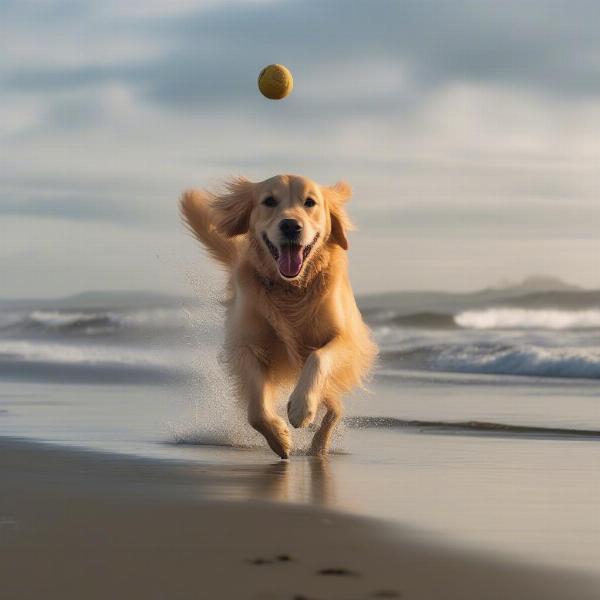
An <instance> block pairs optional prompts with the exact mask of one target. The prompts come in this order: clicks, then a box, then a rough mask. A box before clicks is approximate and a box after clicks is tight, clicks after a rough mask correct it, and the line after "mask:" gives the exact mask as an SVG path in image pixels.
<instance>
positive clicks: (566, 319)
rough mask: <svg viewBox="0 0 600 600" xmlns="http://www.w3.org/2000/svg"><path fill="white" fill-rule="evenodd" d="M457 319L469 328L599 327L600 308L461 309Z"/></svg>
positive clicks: (456, 320) (458, 322)
mask: <svg viewBox="0 0 600 600" xmlns="http://www.w3.org/2000/svg"><path fill="white" fill-rule="evenodd" d="M454 321H455V322H456V324H457V325H459V326H460V327H465V328H469V329H600V309H588V310H555V309H524V308H488V309H485V310H467V311H464V312H461V313H459V314H458V315H456V316H455V317H454Z"/></svg>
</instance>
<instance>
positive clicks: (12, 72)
mask: <svg viewBox="0 0 600 600" xmlns="http://www.w3.org/2000/svg"><path fill="white" fill-rule="evenodd" d="M59 6H61V5H60V4H56V5H55V7H56V8H55V10H54V11H53V12H50V15H49V16H48V17H47V18H48V19H50V20H51V21H53V22H56V20H57V19H60V20H62V19H63V18H64V15H65V14H66V13H68V12H69V11H71V10H73V7H75V8H76V10H74V12H73V13H72V14H71V15H70V16H71V18H70V20H69V22H70V23H72V24H73V23H74V24H75V25H74V29H75V31H76V32H79V33H81V31H86V30H87V31H89V35H90V38H91V40H90V42H88V43H92V44H94V41H95V40H102V41H103V42H104V46H108V47H110V46H111V38H114V40H116V41H117V42H118V40H120V39H122V37H123V33H124V32H125V33H126V35H127V36H128V39H129V40H137V41H138V43H139V44H144V45H145V46H146V47H147V48H150V47H151V44H150V42H152V43H153V44H154V45H155V48H158V49H160V51H159V52H154V53H152V55H151V56H148V57H144V56H134V57H131V56H130V57H129V58H128V57H127V55H125V54H123V55H122V56H121V57H120V58H119V60H114V59H113V60H110V58H109V59H107V61H106V63H105V64H94V63H93V62H92V63H91V64H81V65H60V64H57V65H55V66H54V67H53V66H49V65H43V66H35V65H29V66H26V67H25V68H22V67H21V66H17V65H13V68H10V67H9V68H8V69H7V72H6V73H5V75H4V77H3V83H4V85H5V86H6V87H7V88H8V89H9V90H13V91H20V92H30V93H34V92H38V93H43V92H53V91H59V90H65V89H70V90H75V89H80V88H82V87H90V86H102V85H106V84H108V83H113V84H114V83H119V84H123V85H128V86H131V87H132V88H134V89H135V90H136V93H138V94H139V95H140V96H141V97H143V98H146V99H147V100H149V101H156V102H159V103H161V104H163V105H164V106H166V107H170V108H173V109H177V110H181V109H185V110H190V111H201V110H204V108H205V107H206V106H211V105H215V104H223V103H224V104H232V105H236V106H237V105H239V104H243V103H245V102H248V101H250V100H252V99H254V97H255V95H256V91H255V78H256V74H257V72H258V70H259V69H260V67H261V66H262V65H263V64H265V63H268V62H272V61H274V60H277V61H279V62H284V63H287V64H289V65H290V66H291V67H292V68H293V70H294V72H295V75H296V77H297V78H298V79H299V80H300V81H302V80H304V79H305V80H307V81H309V82H310V80H311V79H314V72H315V71H316V72H318V73H319V76H320V80H321V82H322V83H323V85H324V86H325V87H327V79H328V78H329V76H332V77H333V78H334V79H335V74H336V72H337V71H338V70H340V69H341V70H342V71H344V70H345V71H346V73H347V74H349V73H352V77H345V78H344V80H343V81H340V83H339V93H338V94H337V95H336V96H335V108H336V111H343V110H344V108H345V107H347V108H349V109H350V110H354V107H355V103H356V101H357V95H358V96H359V99H361V98H362V99H363V100H367V101H365V102H362V103H359V107H358V108H359V109H360V110H362V111H365V110H369V107H370V109H371V111H372V112H374V111H378V110H381V109H382V107H385V103H382V96H383V97H386V98H387V99H388V102H387V108H388V110H389V111H392V110H394V109H395V108H396V107H397V102H402V101H406V100H407V99H410V98H415V97H416V98H420V99H422V98H423V97H424V96H427V95H429V94H431V93H433V91H435V90H436V89H438V88H440V87H444V86H449V85H453V84H457V83H460V84H463V83H469V82H470V83H472V84H488V85H494V86H500V87H503V86H506V87H509V88H519V89H525V90H530V91H535V92H538V93H541V94H548V95H550V96H554V97H565V96H566V97H569V96H575V97H588V96H593V97H595V96H597V95H598V94H599V93H600V80H599V79H598V77H596V74H597V72H598V67H599V66H600V41H599V38H598V36H597V29H596V27H595V25H594V23H595V19H594V15H595V14H596V9H597V6H596V4H595V3H594V2H593V1H590V0H575V1H573V2H567V1H566V0H532V1H531V2H527V3H522V2H517V1H516V0H507V1H505V2H501V3H495V4H490V3H482V2H479V1H476V0H460V1H458V2H452V3H450V2H432V1H428V0H405V1H404V2H389V1H387V0H371V1H370V2H361V1H349V0H319V1H318V2H317V1H316V0H307V1H304V2H299V1H292V2H266V3H265V2H263V3H244V4H237V5H231V4H228V3H226V4H223V5H216V6H212V7H209V8H208V9H207V8H204V9H202V10H196V11H193V10H192V8H191V7H189V6H188V7H187V9H186V11H185V12H184V13H183V14H178V13H177V12H176V13H175V14H174V15H168V16H166V17H164V18H161V19H157V18H156V17H155V16H150V17H145V18H144V17H143V16H140V15H135V16H128V15H127V14H126V13H125V14H119V13H117V14H116V15H115V16H113V17H112V18H109V17H107V16H106V15H104V16H103V17H99V16H98V15H97V14H96V13H95V12H94V10H93V4H91V3H82V4H77V3H75V4H71V3H70V4H67V5H65V6H64V7H63V10H59V9H58V7H59ZM14 11H17V9H16V8H14ZM150 14H151V15H152V13H150ZM44 26H47V25H46V23H44ZM112 43H114V41H113V42H112ZM74 50H75V49H74ZM50 52H52V49H50ZM380 65H384V66H385V69H386V72H385V77H384V79H385V80H395V79H402V80H403V81H404V82H405V83H406V85H401V86H391V87H389V88H388V89H386V90H384V93H383V94H382V90H381V89H380V88H379V87H378V86H377V85H376V82H373V81H372V78H371V74H370V72H369V71H370V69H371V68H372V69H373V70H375V71H376V70H377V68H378V66H380ZM328 73H329V75H328ZM365 89H368V90H370V91H371V92H372V93H371V95H370V96H371V97H372V98H374V99H375V102H372V103H371V104H369V102H368V100H369V95H366V94H365ZM357 92H358V94H357ZM306 96H307V97H306V98H305V100H306V101H310V100H311V98H310V97H311V96H312V99H313V101H314V103H315V104H317V105H318V103H319V102H322V103H323V104H324V105H325V107H326V106H327V104H328V102H327V100H326V99H325V100H324V99H323V98H320V97H319V96H320V94H319V86H318V82H316V81H315V82H314V83H313V84H312V85H311V92H310V93H307V94H306Z"/></svg>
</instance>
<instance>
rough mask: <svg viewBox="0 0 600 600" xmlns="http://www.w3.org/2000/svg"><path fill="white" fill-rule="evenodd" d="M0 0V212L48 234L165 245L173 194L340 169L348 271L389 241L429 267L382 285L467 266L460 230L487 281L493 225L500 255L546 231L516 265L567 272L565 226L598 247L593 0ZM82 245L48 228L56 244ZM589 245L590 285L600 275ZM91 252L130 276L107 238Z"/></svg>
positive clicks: (584, 261) (597, 44)
mask: <svg viewBox="0 0 600 600" xmlns="http://www.w3.org/2000/svg"><path fill="white" fill-rule="evenodd" d="M0 10H1V11H2V15H3V19H2V23H1V24H0V28H1V30H0V35H1V36H2V39H3V42H4V44H3V52H2V54H1V55H0V85H2V89H3V103H2V106H1V107H0V143H1V144H2V147H3V159H2V160H3V168H2V170H1V171H0V186H1V188H2V192H1V193H0V220H2V223H7V222H10V223H14V222H15V220H18V219H22V220H25V219H26V220H27V223H29V224H30V225H31V226H32V227H34V226H35V228H36V231H40V232H42V234H41V235H43V232H44V231H48V230H49V228H50V226H52V227H53V228H55V227H59V224H60V228H61V231H62V229H68V228H69V227H72V226H76V227H77V228H78V230H83V229H85V228H88V227H89V228H93V229H94V231H95V235H97V239H98V243H99V244H100V243H102V242H103V241H104V237H103V235H102V233H101V230H102V231H105V232H106V238H105V239H106V244H111V243H112V241H115V243H116V240H118V243H119V244H120V248H121V253H120V256H121V257H123V256H127V251H126V247H127V235H126V234H125V233H124V232H123V231H122V229H123V228H125V229H129V230H132V231H134V230H135V231H134V233H135V235H136V236H137V235H141V234H140V232H141V231H142V230H144V229H147V230H148V231H150V230H152V231H154V232H157V231H159V230H160V231H161V235H163V234H164V235H165V236H170V237H169V239H168V241H167V239H166V238H165V239H164V240H163V242H162V243H163V244H164V245H165V246H168V245H169V244H171V243H175V242H174V240H177V239H178V237H179V236H180V235H181V230H180V228H179V223H178V218H177V211H176V198H177V196H178V194H179V193H180V190H181V189H182V188H185V187H188V186H190V185H202V186H204V185H206V186H208V187H210V186H211V184H216V183H218V182H219V180H221V179H222V178H223V177H227V176H229V175H233V174H237V173H243V174H245V175H247V176H248V177H250V178H252V179H255V180H259V179H264V178H266V177H268V176H270V175H272V174H273V173H276V172H296V173H304V174H306V175H309V176H311V177H313V178H314V179H316V180H318V181H321V182H323V183H331V182H333V181H335V180H336V179H340V178H346V179H349V180H350V181H351V183H352V185H353V187H354V189H355V197H354V199H353V201H352V203H351V205H350V209H351V211H352V212H353V214H354V215H355V216H356V220H357V221H358V224H359V226H361V227H362V229H361V230H360V231H359V233H358V234H357V235H358V238H357V240H358V243H357V246H358V248H359V249H360V256H357V255H356V253H355V255H354V258H353V261H356V264H357V265H359V271H358V272H357V271H356V269H355V271H354V276H355V281H357V282H358V283H359V284H360V281H363V282H368V281H374V279H373V277H372V276H371V275H370V274H369V273H367V271H368V270H369V269H368V266H366V265H368V264H369V261H370V260H372V259H373V251H371V250H369V248H371V245H372V247H373V248H375V247H379V246H380V245H381V244H383V245H384V246H385V252H386V253H387V256H390V257H393V256H394V255H395V254H394V253H396V254H399V253H402V252H404V250H405V248H406V246H407V243H408V242H407V240H410V244H409V245H410V247H411V248H417V247H419V248H421V250H422V245H421V246H419V244H418V243H417V242H418V240H422V241H423V242H422V244H425V245H430V246H427V247H428V248H430V250H429V252H430V256H429V258H428V262H427V269H425V270H422V271H421V272H420V274H418V275H417V274H416V273H410V272H409V271H410V261H411V260H412V259H411V258H410V257H409V258H406V259H403V260H404V262H403V269H404V271H406V270H408V272H403V275H402V282H400V279H398V280H397V281H393V278H389V281H387V278H388V275H387V274H386V281H383V279H382V280H378V283H377V285H378V286H381V285H383V284H384V283H385V284H387V285H389V287H398V286H399V285H402V286H404V287H406V286H410V281H411V278H412V281H414V282H415V285H418V286H421V285H423V286H425V287H433V286H435V285H437V283H436V282H437V281H438V278H441V280H443V279H444V278H445V277H447V278H448V280H449V281H457V280H458V279H457V278H455V277H451V273H450V272H449V271H448V269H445V268H444V265H445V264H446V254H447V253H446V250H447V249H448V248H452V247H453V245H454V244H455V243H456V241H457V240H464V248H463V254H464V256H467V255H468V254H469V252H471V253H473V257H472V259H469V260H470V263H469V264H470V267H469V272H471V270H477V272H479V273H480V274H481V277H483V276H484V275H485V273H486V268H485V265H486V264H487V262H486V261H488V260H490V257H486V256H485V252H482V251H481V248H482V247H483V246H482V244H484V241H485V240H486V239H489V240H494V242H495V243H497V248H500V246H501V245H502V240H504V242H505V243H506V245H505V246H504V248H505V249H508V251H510V248H511V247H512V244H516V243H517V242H519V243H521V244H526V241H527V240H536V241H537V242H539V243H540V248H543V252H541V253H538V254H535V253H531V254H530V256H523V261H524V263H523V265H520V267H519V268H522V270H523V271H526V269H527V265H530V266H531V267H532V269H533V267H535V268H536V269H537V267H538V266H539V264H540V263H541V262H542V261H543V260H544V259H546V260H548V263H549V264H559V263H560V264H561V265H562V267H561V268H563V272H564V270H565V269H566V261H565V260H563V259H562V258H561V256H563V255H564V256H566V255H567V254H565V252H566V251H565V247H564V245H563V246H560V250H559V249H558V248H559V244H558V242H559V241H560V240H562V242H561V243H563V242H565V243H566V240H571V241H574V240H576V239H577V238H579V240H580V241H581V242H582V243H581V245H580V246H577V247H578V248H581V249H583V248H584V247H585V248H586V249H588V250H589V248H590V247H591V246H592V245H593V243H594V235H595V230H594V225H595V224H596V223H597V222H598V218H599V215H598V209H597V198H598V194H599V193H600V188H599V185H598V177H597V157H598V156H599V153H600V142H598V139H597V137H598V136H597V135H596V131H597V130H598V128H600V103H598V96H599V95H600V79H598V77H597V76H596V74H597V72H598V67H599V66H600V38H599V37H598V36H597V35H596V29H597V27H596V19H595V15H596V12H597V7H596V2H595V1H591V0H573V1H572V2H567V0H531V1H530V2H517V1H516V0H506V1H505V2H499V3H490V2H480V1H479V0H456V1H455V2H445V1H443V0H439V1H433V0H403V1H402V2H392V1H388V0H369V2H365V1H354V0H321V1H318V2H317V1H316V0H291V1H283V0H246V1H238V2H221V1H218V2H217V1H216V0H210V1H206V0H198V1H195V0H177V2H170V1H168V0H151V2H148V0H146V1H142V0H134V1H132V2H128V3H123V2H119V1H118V0H107V1H106V2H97V1H95V0H48V1H45V2H36V1H27V0H18V1H17V0H12V1H7V0H0ZM271 62H282V63H284V64H287V65H288V66H290V67H291V68H292V71H293V73H294V77H295V81H296V86H295V89H294V93H293V94H292V95H291V96H290V98H288V99H287V100H285V101H284V102H269V101H266V100H264V99H263V98H262V97H261V96H260V95H259V94H258V92H257V89H256V76H257V74H258V72H259V70H260V68H261V67H262V66H263V65H265V64H267V63H271ZM3 227H4V225H3ZM117 229H118V233H115V232H116V231H117ZM379 236H382V238H385V240H383V239H382V240H381V241H379ZM151 237H152V236H151V235H149V236H148V239H149V238H151ZM11 239H12V240H13V241H14V243H15V244H16V243H17V241H16V240H17V239H18V236H16V235H15V236H13V237H12V238H11ZM144 239H146V238H144ZM57 240H58V241H57ZM111 240H112V241H111ZM375 240H378V241H377V243H375ZM80 241H81V240H80V239H77V238H69V237H64V239H63V237H62V236H60V235H57V236H56V237H55V238H52V244H54V243H59V242H60V243H63V244H64V248H62V250H61V251H58V250H57V255H67V254H75V253H77V251H78V249H77V248H78V247H77V244H78V243H80ZM384 242H385V243H384ZM584 242H585V243H584ZM11 243H12V242H10V243H9V242H6V243H5V250H6V251H7V252H10V247H11V246H10V244H11ZM48 244H50V241H48V242H47V243H42V241H40V244H39V245H38V246H36V247H38V248H39V252H42V250H41V248H46V247H47V246H48ZM528 247H530V246H528ZM573 247H574V248H575V247H576V246H573ZM435 248H438V249H439V250H440V253H439V255H436V254H435V253H434V250H435ZM553 248H557V250H556V251H555V252H554V251H553V250H552V249H553ZM44 251H45V250H44ZM498 252H500V250H498ZM559 252H560V253H562V254H561V256H559V255H558V254H559ZM568 255H569V256H575V255H576V252H575V250H573V252H571V253H569V254H568ZM143 256H144V252H142V251H140V252H138V253H136V254H135V258H134V255H131V256H130V257H129V258H128V260H131V261H132V265H133V261H134V260H135V261H138V262H137V265H138V266H140V265H141V263H142V262H143ZM580 259H581V260H580V265H584V266H582V267H581V269H580V271H579V273H580V281H581V282H582V283H586V280H585V278H586V277H587V281H590V280H591V279H593V278H594V277H596V276H595V275H594V271H593V269H592V268H591V265H592V261H591V259H590V258H589V256H581V257H580ZM36 260H37V258H36V256H34V255H32V256H31V257H30V261H31V263H32V264H33V263H34V262H35V261H36ZM95 260H97V261H99V263H100V262H102V261H104V262H102V264H103V265H104V266H103V267H102V272H104V273H110V272H112V271H111V269H114V270H115V272H121V271H122V265H117V264H116V261H117V260H119V259H118V258H117V254H114V255H109V254H107V255H106V256H105V257H104V256H98V257H95ZM436 260H437V261H438V262H437V263H436ZM465 260H466V259H465ZM111 261H112V262H111ZM461 261H462V259H461ZM561 261H562V262H561ZM436 264H437V266H436ZM456 264H459V263H456ZM461 264H462V263H461ZM495 264H496V265H497V269H498V270H499V273H498V277H502V276H506V277H512V274H511V273H510V272H506V273H500V270H501V268H502V266H503V262H502V261H501V260H498V261H497V262H496V263H495ZM363 267H364V269H363ZM132 268H135V266H132ZM510 268H512V265H511V264H508V263H507V264H506V269H507V270H510ZM360 269H363V270H362V271H361V270H360ZM15 273H16V271H15ZM361 273H362V274H361ZM586 273H587V275H586ZM525 274H526V273H525ZM106 276H107V277H109V276H108V275H106ZM74 277H75V276H74ZM111 277H112V276H111ZM357 278H358V279H357ZM361 278H362V279H361ZM407 278H408V279H407ZM512 278H514V277H512ZM426 280H427V281H426ZM110 281H111V285H113V286H114V278H111V279H110ZM15 282H16V279H15ZM17 283H18V282H17ZM126 284H127V281H126V280H124V285H126ZM364 285H366V284H364Z"/></svg>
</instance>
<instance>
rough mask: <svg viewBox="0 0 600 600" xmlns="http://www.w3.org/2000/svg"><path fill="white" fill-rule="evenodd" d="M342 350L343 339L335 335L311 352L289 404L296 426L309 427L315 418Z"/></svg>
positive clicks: (289, 415)
mask: <svg viewBox="0 0 600 600" xmlns="http://www.w3.org/2000/svg"><path fill="white" fill-rule="evenodd" d="M342 350H343V343H342V341H341V339H340V338H339V337H335V338H333V340H331V341H330V342H328V343H327V344H325V345H324V346H323V347H322V348H319V349H318V350H314V351H313V352H311V353H310V354H309V356H308V358H307V360H306V363H305V364H304V367H303V369H302V371H301V373H300V377H299V379H298V383H297V384H296V387H295V388H294V391H293V392H292V395H291V396H290V400H289V402H288V405H287V410H288V418H289V420H290V423H291V424H292V425H293V426H294V427H307V426H308V425H310V424H311V423H312V422H313V421H314V420H315V416H316V414H317V409H318V408H319V403H320V402H321V400H322V398H323V391H324V388H325V384H326V382H327V378H328V377H329V375H330V374H331V371H332V369H333V368H335V363H336V361H339V360H340V358H341V354H343V352H342Z"/></svg>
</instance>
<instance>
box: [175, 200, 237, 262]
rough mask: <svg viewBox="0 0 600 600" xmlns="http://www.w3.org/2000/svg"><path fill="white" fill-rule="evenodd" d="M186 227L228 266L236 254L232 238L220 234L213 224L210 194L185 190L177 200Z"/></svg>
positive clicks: (215, 256)
mask: <svg viewBox="0 0 600 600" xmlns="http://www.w3.org/2000/svg"><path fill="white" fill-rule="evenodd" d="M179 205H180V209H181V216H182V218H183V222H184V223H185V225H186V227H187V228H188V229H189V230H190V231H191V232H192V233H193V234H194V236H195V237H196V238H197V239H198V240H200V242H202V244H204V246H206V249H207V250H208V252H209V253H210V255H211V256H212V257H213V258H214V259H215V260H217V261H219V262H220V263H222V264H223V265H225V266H230V265H231V264H232V263H233V262H234V261H235V259H236V257H237V254H238V249H237V244H236V242H235V241H234V240H232V239H228V238H226V237H224V236H222V235H221V234H220V233H219V232H218V231H217V229H216V227H215V225H214V219H213V218H212V208H211V200H210V196H208V195H207V194H205V193H204V192H201V191H200V190H187V191H185V192H184V193H183V195H182V196H181V200H180V202H179Z"/></svg>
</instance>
